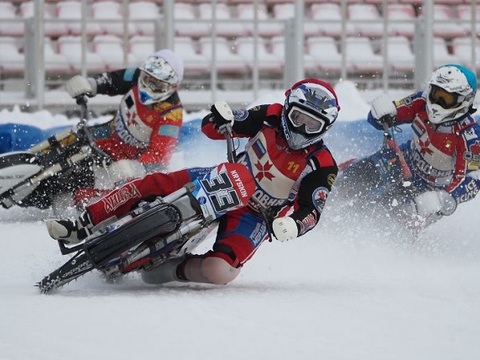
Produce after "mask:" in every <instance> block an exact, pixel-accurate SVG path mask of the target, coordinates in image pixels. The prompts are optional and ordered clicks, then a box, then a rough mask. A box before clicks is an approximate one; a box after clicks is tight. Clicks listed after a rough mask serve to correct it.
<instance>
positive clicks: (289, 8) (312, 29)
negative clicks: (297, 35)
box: [272, 2, 319, 36]
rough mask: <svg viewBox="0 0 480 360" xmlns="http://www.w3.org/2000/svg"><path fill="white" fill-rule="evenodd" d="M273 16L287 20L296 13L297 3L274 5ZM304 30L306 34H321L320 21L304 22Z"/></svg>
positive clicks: (276, 18)
mask: <svg viewBox="0 0 480 360" xmlns="http://www.w3.org/2000/svg"><path fill="white" fill-rule="evenodd" d="M272 11H273V18H274V19H275V20H283V21H285V20H287V19H291V18H293V16H294V15H295V4H294V3H293V2H289V3H283V4H282V3H277V4H275V5H273V10H272ZM307 20H308V19H307ZM303 32H304V35H305V36H315V35H318V34H319V29H318V23H317V22H316V21H305V22H304V24H303Z"/></svg>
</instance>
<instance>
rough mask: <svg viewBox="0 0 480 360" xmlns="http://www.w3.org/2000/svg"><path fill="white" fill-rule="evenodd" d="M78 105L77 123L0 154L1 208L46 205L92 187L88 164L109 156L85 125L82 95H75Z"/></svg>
mask: <svg viewBox="0 0 480 360" xmlns="http://www.w3.org/2000/svg"><path fill="white" fill-rule="evenodd" d="M77 104H79V105H80V106H81V109H82V116H81V120H80V122H79V123H78V124H77V125H76V126H75V127H72V128H71V129H68V130H65V131H63V132H61V133H58V134H56V135H53V136H51V137H49V138H48V139H46V140H44V141H42V142H40V143H39V144H37V145H34V146H33V147H31V148H30V149H28V150H26V151H21V152H12V153H8V154H4V155H2V156H0V204H1V205H2V207H3V208H6V209H8V208H11V207H12V206H14V205H18V206H20V207H36V208H39V209H46V208H49V207H50V206H51V205H52V203H53V202H54V199H55V198H56V197H57V196H61V195H62V194H65V193H67V194H72V193H73V192H74V191H75V190H76V189H78V188H80V187H88V186H92V184H93V181H94V178H93V172H92V171H91V169H92V165H93V164H97V165H99V166H102V167H106V166H108V165H109V164H110V163H111V159H110V157H109V156H108V155H107V154H106V153H104V152H103V151H102V150H101V149H99V148H98V147H97V146H96V145H95V142H94V139H93V135H92V132H93V129H94V128H93V127H89V126H87V118H88V113H89V112H88V108H87V100H86V98H85V97H79V98H77Z"/></svg>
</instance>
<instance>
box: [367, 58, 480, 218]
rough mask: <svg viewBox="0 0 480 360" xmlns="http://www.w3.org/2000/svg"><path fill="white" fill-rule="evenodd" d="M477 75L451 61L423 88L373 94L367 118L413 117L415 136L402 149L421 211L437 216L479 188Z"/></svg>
mask: <svg viewBox="0 0 480 360" xmlns="http://www.w3.org/2000/svg"><path fill="white" fill-rule="evenodd" d="M476 93H477V77H476V75H475V73H474V72H472V71H471V70H469V69H467V68H466V67H464V66H461V65H456V64H449V65H444V66H441V67H439V68H438V69H437V70H435V71H434V72H433V74H432V76H431V78H430V80H429V82H428V85H427V88H426V90H424V91H420V92H417V93H415V94H412V95H410V96H407V97H405V98H403V99H401V100H397V101H392V100H391V99H390V98H389V97H388V96H386V95H381V96H379V97H378V98H376V99H374V100H373V102H372V104H371V111H370V113H369V114H368V121H369V123H370V124H372V125H373V126H374V127H375V128H377V129H379V130H380V129H381V130H383V123H384V122H388V124H389V126H396V125H401V124H407V123H410V124H411V126H412V130H413V132H412V138H411V139H410V140H409V141H407V142H406V143H405V144H402V145H401V146H400V147H401V151H402V153H403V155H404V157H405V160H406V162H407V164H408V166H409V168H410V170H411V172H412V175H413V185H414V188H415V189H416V192H417V196H416V197H415V199H414V204H415V207H416V211H417V213H418V215H420V216H421V217H422V218H424V219H427V221H429V222H431V221H436V220H438V219H439V218H441V217H442V216H443V215H451V214H452V213H453V212H454V211H455V210H456V208H457V205H458V204H460V203H462V202H465V201H468V200H471V199H473V198H474V197H475V196H476V194H477V193H478V191H479V190H480V180H479V169H480V126H479V125H478V123H477V122H476V121H475V119H474V118H473V117H472V114H473V113H474V112H475V111H476V109H475V108H474V100H475V95H476Z"/></svg>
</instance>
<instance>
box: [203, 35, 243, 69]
mask: <svg viewBox="0 0 480 360" xmlns="http://www.w3.org/2000/svg"><path fill="white" fill-rule="evenodd" d="M199 44H200V53H201V54H202V55H203V56H205V58H207V59H208V60H209V61H213V55H214V54H213V51H215V59H216V62H215V64H216V65H215V68H216V70H217V71H218V72H219V73H223V74H227V73H228V74H246V73H247V72H248V67H247V63H246V61H245V60H244V59H243V58H242V57H241V56H240V55H238V54H236V53H234V52H233V51H232V47H231V45H230V44H229V43H228V42H227V40H226V39H225V38H219V37H217V38H215V39H212V38H210V37H206V38H201V39H200V40H199Z"/></svg>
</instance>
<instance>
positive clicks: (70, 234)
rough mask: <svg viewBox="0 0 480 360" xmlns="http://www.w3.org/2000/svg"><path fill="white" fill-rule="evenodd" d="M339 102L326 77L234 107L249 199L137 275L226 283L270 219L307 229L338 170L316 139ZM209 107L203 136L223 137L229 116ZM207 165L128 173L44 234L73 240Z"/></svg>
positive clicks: (278, 232) (279, 226) (277, 232)
mask: <svg viewBox="0 0 480 360" xmlns="http://www.w3.org/2000/svg"><path fill="white" fill-rule="evenodd" d="M339 109H340V107H339V105H338V99H337V96H336V94H335V91H334V90H333V88H332V87H331V86H330V85H329V84H328V83H326V82H324V81H321V80H318V79H305V80H302V81H300V82H298V83H296V84H294V85H293V86H292V88H290V89H288V90H287V92H286V99H285V103H284V104H283V105H282V104H268V105H260V106H256V107H254V108H252V109H249V110H237V111H234V122H233V125H232V128H233V136H235V137H244V138H248V139H249V141H248V144H247V145H246V147H245V151H244V152H243V153H242V154H240V156H239V160H238V162H240V163H243V164H245V165H246V167H247V168H248V169H249V170H250V172H251V173H252V175H253V177H254V179H255V182H256V191H255V193H254V195H253V197H254V198H255V201H254V200H251V201H250V204H249V206H247V207H244V208H240V209H238V210H234V211H230V212H228V213H227V214H226V215H224V216H223V217H222V218H221V221H220V225H219V228H218V232H217V238H216V241H215V243H214V245H213V249H212V250H211V251H209V252H207V253H206V254H203V255H187V256H186V257H183V258H180V259H175V260H171V261H169V262H167V263H164V264H161V265H160V266H159V267H157V268H155V269H153V270H151V271H148V272H144V273H143V274H142V277H143V280H144V281H145V282H147V283H155V284H158V283H165V282H170V281H174V280H177V281H178V280H180V281H192V282H201V283H213V284H226V283H229V282H230V281H232V280H233V279H235V277H236V276H237V275H238V274H239V272H240V268H241V267H242V266H243V264H244V263H245V262H246V261H248V260H249V259H250V258H251V257H252V256H253V255H254V253H255V251H256V250H257V249H258V247H259V246H260V245H261V244H262V243H263V242H264V241H265V240H267V239H268V238H269V236H268V234H269V231H268V229H269V227H270V226H271V228H272V231H273V234H274V236H275V237H276V238H277V239H278V240H280V241H286V240H290V239H294V238H296V237H298V236H301V235H304V234H305V233H307V232H308V231H309V230H311V229H313V228H314V227H315V226H316V224H317V223H318V221H319V219H320V215H321V214H322V211H323V208H324V205H325V202H326V200H327V197H328V195H329V192H330V190H331V188H332V184H333V183H334V181H335V178H336V175H337V170H338V169H337V165H336V162H335V160H334V158H333V157H332V155H331V153H330V151H329V150H328V148H327V146H326V145H325V144H324V142H323V139H322V138H323V136H324V135H325V133H326V132H327V130H328V129H329V128H330V127H331V126H332V124H333V123H334V122H335V120H336V118H337V115H338V111H339ZM211 110H212V112H211V113H210V114H209V115H207V116H206V117H205V118H204V119H203V122H202V131H203V132H204V133H205V134H206V135H207V136H208V137H209V138H212V139H224V135H222V133H221V132H222V131H221V130H222V126H223V125H225V124H226V123H228V120H227V119H225V118H224V117H223V116H222V115H221V114H220V112H219V111H218V110H217V109H216V108H215V106H212V109H211ZM208 170H209V169H205V168H194V169H188V170H181V171H177V172H174V173H170V174H165V173H153V174H151V175H147V176H146V177H144V178H143V179H137V180H134V181H132V182H129V183H127V184H125V185H124V186H123V187H122V188H120V189H118V190H116V191H114V192H112V193H110V194H109V195H107V196H106V197H104V198H103V199H101V200H99V201H98V202H96V203H94V204H92V205H90V206H88V207H87V209H86V212H85V213H83V214H82V215H81V216H80V218H79V219H77V220H76V221H71V220H50V221H49V222H48V223H47V227H48V230H49V233H50V235H51V236H52V237H53V238H55V239H57V240H62V241H69V242H74V241H79V240H81V239H82V238H84V237H85V236H86V235H87V234H88V233H89V229H90V228H91V227H92V226H93V225H94V224H98V223H99V222H101V221H103V220H105V219H107V218H108V217H110V216H113V215H116V216H120V215H122V214H124V213H126V212H127V211H128V210H130V209H131V208H132V207H133V206H134V205H135V204H137V203H138V202H139V201H140V200H141V199H145V198H149V197H150V196H155V195H165V194H167V193H170V192H172V191H174V190H176V189H178V188H180V187H181V186H183V185H184V184H185V183H187V182H189V181H191V180H192V179H193V178H198V177H201V176H202V175H203V174H204V173H205V172H206V171H208ZM120 192H121V194H122V196H119V194H120ZM258 203H260V204H262V205H263V206H264V207H265V208H267V209H268V210H269V215H270V216H271V219H265V217H264V216H262V214H261V213H260V211H259V205H258Z"/></svg>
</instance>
